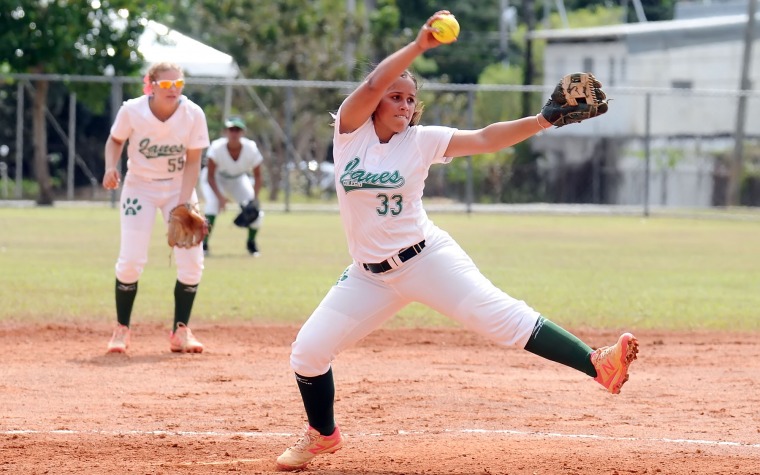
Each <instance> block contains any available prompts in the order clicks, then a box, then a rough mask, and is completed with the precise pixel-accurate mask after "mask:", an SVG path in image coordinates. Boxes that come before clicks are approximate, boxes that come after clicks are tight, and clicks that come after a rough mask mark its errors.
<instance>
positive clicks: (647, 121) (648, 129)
mask: <svg viewBox="0 0 760 475" xmlns="http://www.w3.org/2000/svg"><path fill="white" fill-rule="evenodd" d="M644 111H645V112H644V115H645V118H644V164H645V165H644V216H645V217H647V216H649V175H650V163H651V156H650V150H649V142H650V141H651V139H652V137H651V133H652V93H650V92H648V93H647V94H646V102H645V108H644Z"/></svg>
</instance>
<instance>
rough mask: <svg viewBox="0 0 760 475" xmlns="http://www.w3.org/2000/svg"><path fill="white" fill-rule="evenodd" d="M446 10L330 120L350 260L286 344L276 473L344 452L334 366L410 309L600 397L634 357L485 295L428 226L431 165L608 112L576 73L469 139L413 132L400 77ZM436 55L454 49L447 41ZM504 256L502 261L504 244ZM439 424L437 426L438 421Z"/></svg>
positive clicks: (416, 107)
mask: <svg viewBox="0 0 760 475" xmlns="http://www.w3.org/2000/svg"><path fill="white" fill-rule="evenodd" d="M447 13H448V12H445V11H440V12H438V13H436V14H435V15H433V16H432V17H430V18H429V19H428V21H427V22H426V23H425V24H424V25H423V26H422V28H421V29H420V30H419V33H418V34H417V37H416V39H415V40H414V41H412V42H411V43H409V44H408V45H406V46H404V47H403V48H401V49H399V50H398V51H396V52H395V53H393V54H391V55H390V56H388V57H387V58H385V59H384V60H383V61H382V62H380V64H379V65H378V66H377V68H375V70H374V71H372V72H371V73H370V74H369V75H368V76H367V78H366V79H365V80H364V81H363V82H362V83H361V84H360V85H359V86H358V87H357V88H356V90H354V91H353V92H352V93H351V94H350V95H349V96H348V97H347V98H346V99H345V100H344V101H343V103H342V104H341V105H340V107H339V108H338V112H337V114H336V115H335V124H334V126H335V129H334V131H333V145H334V148H333V151H334V156H335V171H336V173H335V176H336V182H335V185H336V190H337V194H338V204H339V207H340V214H341V219H342V222H343V230H344V232H345V235H346V238H347V241H348V250H349V253H350V254H351V257H352V258H353V262H352V263H351V265H349V266H348V268H347V269H346V270H345V271H344V272H343V274H342V275H341V276H340V278H339V279H338V281H337V283H336V284H335V285H334V286H333V287H332V288H331V289H330V291H329V292H328V293H327V295H326V296H325V297H324V299H323V300H322V302H321V303H320V304H319V305H318V306H317V308H316V310H314V312H313V313H312V314H311V316H310V317H309V319H308V320H307V321H306V323H304V325H303V327H302V328H301V330H300V331H299V332H298V335H297V336H296V339H295V342H294V343H293V345H292V348H291V354H290V365H291V368H292V369H293V370H294V371H295V380H296V384H297V385H298V389H299V390H300V393H301V398H302V399H303V404H304V408H305V409H306V417H307V420H308V426H307V427H306V431H305V433H304V436H303V437H302V438H301V439H300V440H299V441H298V442H296V444H295V445H293V446H292V447H290V448H288V449H287V450H285V452H283V454H282V455H280V456H279V457H278V459H277V466H278V467H279V468H280V470H300V469H302V468H304V467H306V465H307V464H308V463H309V462H310V461H311V460H312V459H313V458H314V457H315V456H316V455H319V454H325V453H332V452H335V451H336V450H338V449H340V448H341V447H343V444H344V440H343V438H342V436H341V433H340V429H339V428H338V426H337V425H336V423H335V419H334V413H333V401H334V398H335V384H334V382H333V373H332V361H333V358H335V357H336V355H338V354H339V353H340V352H341V351H342V350H345V349H346V348H348V347H350V346H352V345H353V344H355V343H357V342H358V341H359V340H361V339H362V338H364V337H366V336H367V335H368V334H369V333H370V332H372V331H373V330H375V329H376V328H379V327H380V326H381V325H382V324H383V323H385V322H386V321H388V320H389V319H390V318H391V317H393V316H394V315H395V314H396V313H397V312H398V311H400V310H401V309H402V308H404V307H405V306H406V305H408V304H410V303H412V302H419V303H422V304H424V305H427V306H429V307H431V308H433V309H434V310H436V311H438V312H439V313H441V314H444V315H447V316H449V317H451V318H452V319H454V320H456V321H458V322H459V323H461V325H462V326H463V327H464V328H467V329H469V330H471V331H474V332H477V333H478V334H480V335H482V336H484V337H486V338H488V339H490V340H491V341H494V342H496V343H498V344H501V345H503V346H516V347H518V348H524V349H525V350H527V351H529V352H531V353H534V354H536V355H538V356H541V357H543V358H546V359H548V360H552V361H556V362H559V363H561V364H564V365H566V366H569V367H571V368H574V369H575V370H577V371H579V372H580V373H581V374H584V375H586V378H588V379H589V380H592V379H593V380H596V381H597V382H598V383H600V384H601V385H602V386H603V387H604V388H605V389H607V390H608V391H609V392H611V393H618V392H620V387H621V386H622V385H623V383H625V382H626V380H627V379H628V367H629V365H630V363H631V362H632V361H633V360H634V359H635V358H636V352H637V351H638V344H637V342H636V339H635V338H634V337H633V335H631V334H630V333H624V334H622V335H621V336H620V338H618V340H617V342H616V343H614V344H613V345H611V346H608V347H602V348H598V349H597V350H592V349H591V347H589V346H588V345H587V344H585V343H584V342H582V341H581V340H579V339H578V338H577V337H575V336H573V335H572V334H570V333H569V332H567V331H566V330H564V329H563V328H561V327H560V326H559V325H557V324H555V323H552V322H551V321H549V320H547V319H546V318H544V317H543V316H541V314H540V313H539V312H538V311H536V310H534V309H533V308H531V307H530V306H528V304H526V303H525V302H523V301H522V300H519V299H516V298H514V297H511V296H510V295H508V294H507V293H505V292H504V291H502V290H500V289H498V288H497V287H495V286H494V285H493V284H492V283H491V281H489V280H488V278H486V277H485V276H483V274H482V273H481V272H480V270H479V269H478V268H477V267H476V265H475V263H474V262H473V261H472V259H470V257H469V256H468V255H467V253H466V252H465V251H464V250H463V249H462V248H461V247H460V246H459V244H457V243H456V242H455V241H454V239H452V237H451V236H450V235H449V234H448V233H446V232H445V231H443V230H442V229H440V228H438V227H437V226H436V225H434V224H433V222H432V221H431V220H430V219H428V216H427V214H426V213H425V210H424V209H423V206H422V193H423V189H424V186H425V178H426V177H427V175H428V169H429V168H430V166H431V165H432V164H434V163H442V164H445V163H449V162H451V160H452V159H454V158H455V157H462V156H468V155H479V154H485V153H490V152H495V151H497V150H500V149H503V148H506V147H510V146H512V145H514V144H516V143H518V142H521V141H523V140H525V139H527V138H529V137H531V136H533V135H535V134H537V133H539V132H541V131H543V130H544V129H545V128H549V127H551V126H552V124H553V125H556V126H564V125H567V124H571V123H574V122H579V121H581V120H584V119H588V118H591V117H594V116H596V115H599V114H602V113H604V112H606V110H607V105H606V102H605V96H604V94H603V93H602V92H601V89H600V87H601V84H599V82H598V81H596V80H595V79H594V78H593V76H592V75H590V74H587V73H579V74H572V75H570V77H568V78H567V80H563V81H560V85H559V86H558V90H556V91H555V93H554V94H552V98H551V99H550V100H549V102H547V104H546V105H545V106H544V107H543V109H542V111H541V113H539V114H537V115H535V116H529V117H524V118H522V119H518V120H513V121H509V122H497V123H494V124H490V125H488V126H486V127H484V128H482V129H478V130H458V129H454V128H451V127H443V126H423V125H419V123H420V117H421V115H422V104H421V102H420V101H419V98H418V95H417V91H418V87H417V80H416V79H415V77H414V75H413V74H412V73H411V72H410V71H409V70H407V68H408V67H409V66H410V65H411V64H412V62H413V61H414V59H415V58H417V57H418V56H420V55H422V54H423V53H424V52H425V51H427V50H430V49H432V48H435V47H438V46H441V45H442V43H441V42H440V41H439V40H437V39H436V38H435V34H437V33H438V30H437V29H436V26H435V25H436V24H437V23H436V22H437V20H439V19H440V17H442V16H444V15H445V14H447ZM447 47H456V42H453V43H452V46H447ZM504 252H509V247H508V246H507V247H505V249H504ZM506 366H507V365H499V364H498V363H497V364H496V367H501V368H506ZM507 371H508V370H507ZM401 373H403V368H399V374H401ZM378 390H381V389H380V388H378ZM600 399H601V397H600ZM440 424H441V429H445V427H446V421H445V420H442V421H440ZM363 430H366V431H369V432H371V431H372V428H370V427H366V428H363Z"/></svg>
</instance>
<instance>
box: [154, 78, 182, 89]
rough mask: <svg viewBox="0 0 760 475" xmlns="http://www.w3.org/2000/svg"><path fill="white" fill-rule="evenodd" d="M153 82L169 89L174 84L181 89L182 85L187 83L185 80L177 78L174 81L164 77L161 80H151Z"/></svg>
mask: <svg viewBox="0 0 760 475" xmlns="http://www.w3.org/2000/svg"><path fill="white" fill-rule="evenodd" d="M151 84H153V85H154V86H158V87H160V88H161V89H169V88H171V87H172V86H174V87H176V88H177V89H181V88H182V86H184V85H185V80H184V79H175V80H174V81H170V80H169V79H162V80H161V81H151Z"/></svg>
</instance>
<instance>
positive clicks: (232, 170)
mask: <svg viewBox="0 0 760 475" xmlns="http://www.w3.org/2000/svg"><path fill="white" fill-rule="evenodd" d="M227 142H228V140H227V137H222V138H218V139H216V140H214V141H213V142H211V146H210V147H209V148H208V151H206V157H207V158H208V159H210V160H213V161H214V164H215V165H216V175H217V176H220V177H222V178H228V179H229V178H237V177H239V176H240V175H244V174H246V173H248V172H250V171H251V170H253V169H254V168H256V167H258V166H259V165H261V162H263V161H264V157H263V156H262V155H261V152H259V147H258V146H257V145H256V142H254V141H253V140H251V139H249V138H245V137H241V138H240V143H241V144H242V146H243V148H242V150H240V155H239V156H238V159H237V160H234V159H233V158H232V155H230V151H229V150H228V149H227Z"/></svg>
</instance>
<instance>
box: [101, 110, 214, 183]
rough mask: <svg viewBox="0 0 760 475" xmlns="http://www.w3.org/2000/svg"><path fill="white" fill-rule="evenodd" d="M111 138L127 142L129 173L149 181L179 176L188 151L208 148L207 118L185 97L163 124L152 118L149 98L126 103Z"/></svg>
mask: <svg viewBox="0 0 760 475" xmlns="http://www.w3.org/2000/svg"><path fill="white" fill-rule="evenodd" d="M111 136H113V137H114V138H115V139H118V140H122V141H124V140H129V144H128V146H127V157H128V160H127V169H128V171H129V173H134V174H135V175H138V176H141V177H144V178H150V179H165V178H172V177H175V176H180V175H181V174H182V171H183V169H184V168H185V154H186V153H187V151H188V150H192V149H199V148H200V149H202V148H206V147H208V145H209V138H208V126H207V125H206V115H205V114H204V113H203V109H201V108H200V107H199V106H198V105H197V104H195V103H194V102H192V101H191V100H190V99H188V98H187V97H185V96H182V97H181V98H180V103H179V107H178V108H177V110H176V111H175V112H174V114H172V116H171V117H169V119H167V120H166V122H162V121H160V120H158V118H156V116H155V115H153V112H151V110H150V107H149V105H148V96H140V97H137V98H134V99H130V100H128V101H125V102H124V103H123V104H122V106H121V108H120V109H119V112H118V113H117V114H116V119H115V120H114V123H113V125H112V126H111Z"/></svg>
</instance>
